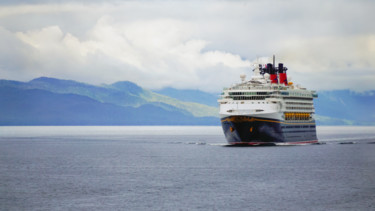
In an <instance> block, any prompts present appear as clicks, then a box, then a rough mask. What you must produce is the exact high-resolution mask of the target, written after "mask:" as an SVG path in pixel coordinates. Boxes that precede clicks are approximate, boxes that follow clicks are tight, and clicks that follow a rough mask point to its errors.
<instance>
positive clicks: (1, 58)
mask: <svg viewBox="0 0 375 211" xmlns="http://www.w3.org/2000/svg"><path fill="white" fill-rule="evenodd" d="M374 9H375V1H372V0H356V1H352V0H309V1H301V0H259V1H258V0H250V1H241V0H237V1H225V0H216V1H215V0H208V1H198V0H192V1H168V0H140V1H119V0H117V1H100V0H94V1H88V0H81V1H62V0H44V1H38V0H31V1H30V0H29V1H22V0H9V1H7V0H5V1H4V0H3V1H1V3H0V46H1V48H0V79H8V80H18V81H29V80H32V79H34V78H37V77H41V76H46V77H56V78H61V79H70V80H77V81H81V82H85V83H90V84H110V83H114V82H117V81H126V80H127V81H132V82H135V83H137V84H138V85H140V86H142V87H144V88H148V89H161V88H164V87H174V88H178V89H200V90H203V91H208V92H215V93H218V92H220V91H221V89H222V88H223V87H228V86H230V85H231V84H233V83H236V82H239V81H240V78H239V75H241V74H246V75H247V78H249V77H250V76H251V74H252V69H253V64H254V62H255V61H256V60H257V58H271V57H272V55H275V56H276V62H282V63H284V66H287V67H288V76H289V77H291V81H293V82H294V83H296V84H301V85H302V86H303V87H307V88H308V89H314V90H336V89H351V90H354V91H367V90H375V82H374V81H375V24H373V21H374V20H375V13H374V12H373V11H374ZM263 60H264V59H263Z"/></svg>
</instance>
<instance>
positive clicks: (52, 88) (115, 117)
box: [0, 77, 219, 125]
mask: <svg viewBox="0 0 375 211" xmlns="http://www.w3.org/2000/svg"><path fill="white" fill-rule="evenodd" d="M0 92H1V96H0V100H1V101H2V102H7V103H3V104H2V105H1V106H0V109H1V111H2V113H3V118H2V120H1V121H0V124H1V125H49V124H50V125H77V124H78V125H90V124H91V125H101V124H104V125H114V124H120V125H158V124H160V125H165V124H167V125H171V124H172V125H173V124H178V125H189V124H190V125H196V124H198V125H199V124H208V125H215V124H218V122H219V121H218V118H216V117H212V116H213V115H211V117H210V114H211V113H212V112H208V113H209V114H206V115H204V114H203V115H193V114H194V113H193V112H189V110H194V109H196V110H199V111H202V109H200V108H202V107H203V108H205V107H208V106H205V105H200V104H197V105H191V103H188V102H179V101H178V100H176V99H172V98H170V97H167V96H162V95H159V94H156V93H153V92H151V91H148V90H144V89H143V88H141V87H139V86H138V85H136V84H134V83H132V82H129V81H121V82H117V83H114V84H110V85H104V86H94V85H90V84H85V83H80V82H76V81H72V80H60V79H56V78H47V77H41V78H37V79H34V80H31V81H29V82H19V81H9V80H0ZM10 93H11V94H10ZM88 99H89V100H90V102H88V101H87V100H88ZM60 103H62V104H63V105H60ZM171 104H173V105H171ZM174 105H178V106H177V107H176V106H174ZM179 107H187V109H181V108H179ZM54 108H56V109H54ZM203 110H204V109H203ZM206 110H207V111H210V110H215V108H211V107H208V109H206ZM197 113H199V112H197ZM6 114H9V115H6Z"/></svg>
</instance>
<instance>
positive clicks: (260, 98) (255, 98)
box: [233, 96, 266, 100]
mask: <svg viewBox="0 0 375 211" xmlns="http://www.w3.org/2000/svg"><path fill="white" fill-rule="evenodd" d="M265 99H266V97H261V96H253V97H243V96H240V97H233V100H265Z"/></svg>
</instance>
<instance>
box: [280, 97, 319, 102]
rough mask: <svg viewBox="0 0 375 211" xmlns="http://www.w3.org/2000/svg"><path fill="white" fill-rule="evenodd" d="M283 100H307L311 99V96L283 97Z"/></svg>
mask: <svg viewBox="0 0 375 211" xmlns="http://www.w3.org/2000/svg"><path fill="white" fill-rule="evenodd" d="M284 99H285V100H308V101H312V98H311V97H309V98H307V97H284Z"/></svg>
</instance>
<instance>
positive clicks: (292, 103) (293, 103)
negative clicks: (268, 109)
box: [285, 102, 313, 106]
mask: <svg viewBox="0 0 375 211" xmlns="http://www.w3.org/2000/svg"><path fill="white" fill-rule="evenodd" d="M285 104H288V105H310V106H312V105H313V104H312V103H296V102H285Z"/></svg>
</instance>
